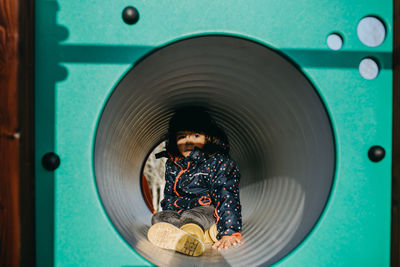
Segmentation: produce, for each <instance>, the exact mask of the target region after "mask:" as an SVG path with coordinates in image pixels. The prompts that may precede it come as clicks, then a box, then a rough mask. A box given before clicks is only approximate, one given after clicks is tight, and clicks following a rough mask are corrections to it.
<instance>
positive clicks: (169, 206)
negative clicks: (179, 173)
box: [161, 161, 177, 210]
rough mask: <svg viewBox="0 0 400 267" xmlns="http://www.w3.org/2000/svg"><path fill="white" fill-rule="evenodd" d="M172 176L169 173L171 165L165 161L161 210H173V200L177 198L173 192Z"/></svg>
mask: <svg viewBox="0 0 400 267" xmlns="http://www.w3.org/2000/svg"><path fill="white" fill-rule="evenodd" d="M173 187H174V184H173V177H172V175H171V165H170V164H169V162H168V161H167V163H166V164H165V187H164V198H163V200H162V201H161V208H162V210H175V207H174V201H175V200H176V199H177V197H176V196H175V194H174V192H173Z"/></svg>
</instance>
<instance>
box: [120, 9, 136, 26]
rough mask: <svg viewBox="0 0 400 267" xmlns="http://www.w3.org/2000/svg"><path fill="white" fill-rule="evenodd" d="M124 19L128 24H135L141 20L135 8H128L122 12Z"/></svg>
mask: <svg viewBox="0 0 400 267" xmlns="http://www.w3.org/2000/svg"><path fill="white" fill-rule="evenodd" d="M122 19H123V20H124V21H125V23H126V24H129V25H132V24H135V23H136V22H137V21H138V20H139V12H138V11H137V9H136V8H134V7H133V6H128V7H126V8H125V9H124V11H122Z"/></svg>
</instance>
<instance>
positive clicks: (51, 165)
mask: <svg viewBox="0 0 400 267" xmlns="http://www.w3.org/2000/svg"><path fill="white" fill-rule="evenodd" d="M42 165H43V167H44V168H45V169H46V170H49V171H54V170H55V169H57V168H58V166H60V157H59V156H58V155H57V154H56V153H54V152H49V153H46V154H45V155H44V156H43V157H42Z"/></svg>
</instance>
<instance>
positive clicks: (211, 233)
mask: <svg viewBox="0 0 400 267" xmlns="http://www.w3.org/2000/svg"><path fill="white" fill-rule="evenodd" d="M217 235H218V230H217V225H216V224H213V225H211V227H210V228H208V229H207V230H206V232H205V240H207V241H205V243H215V242H217V241H218V239H217Z"/></svg>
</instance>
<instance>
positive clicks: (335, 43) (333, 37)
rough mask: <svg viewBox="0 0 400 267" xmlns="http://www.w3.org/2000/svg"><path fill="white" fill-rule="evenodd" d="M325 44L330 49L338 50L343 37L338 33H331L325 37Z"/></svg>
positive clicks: (341, 44)
mask: <svg viewBox="0 0 400 267" xmlns="http://www.w3.org/2000/svg"><path fill="white" fill-rule="evenodd" d="M326 44H327V45H328V47H329V48H330V49H332V50H339V49H340V48H342V46H343V39H342V37H341V36H340V35H339V34H336V33H332V34H330V35H329V36H328V38H327V39H326Z"/></svg>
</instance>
